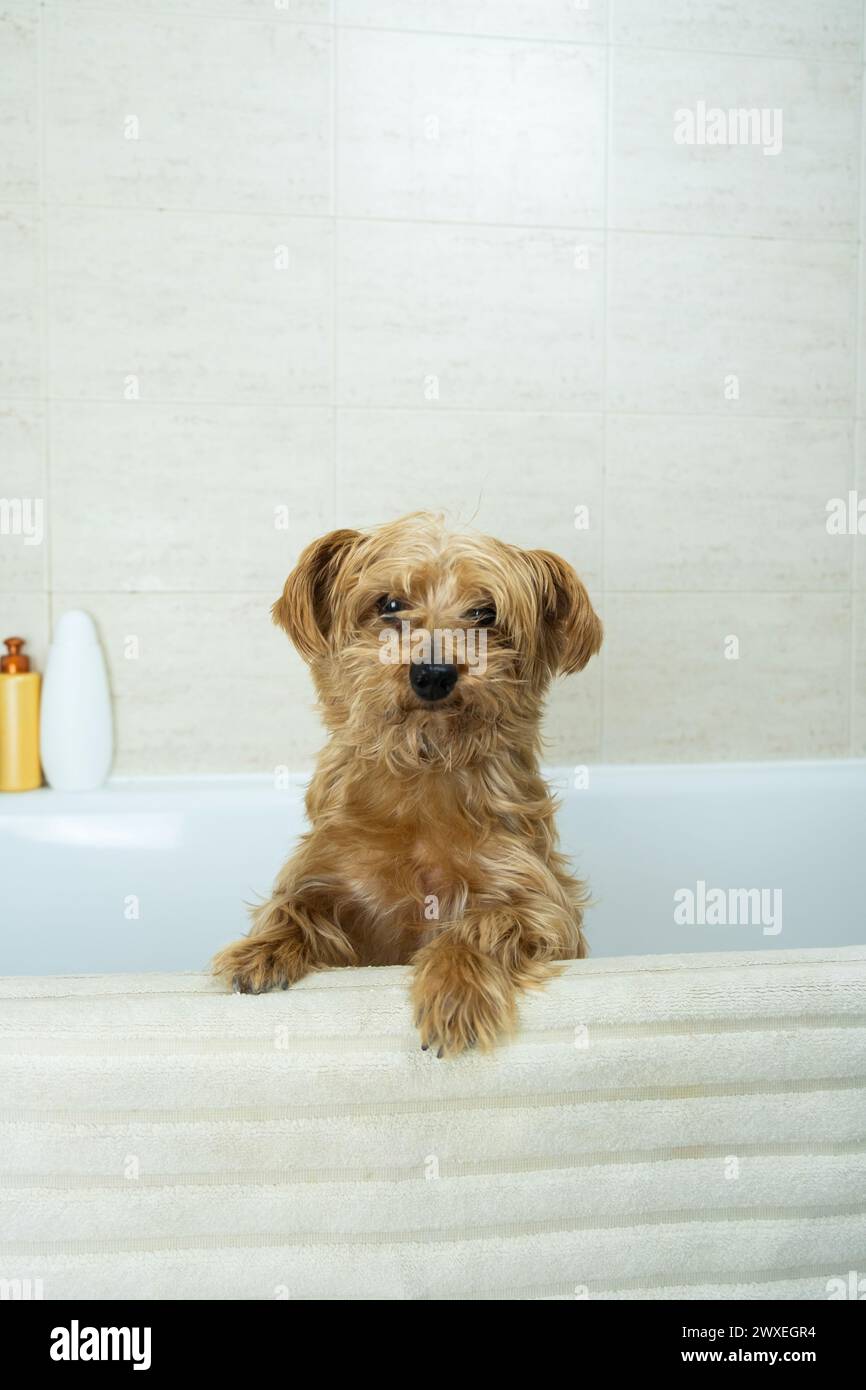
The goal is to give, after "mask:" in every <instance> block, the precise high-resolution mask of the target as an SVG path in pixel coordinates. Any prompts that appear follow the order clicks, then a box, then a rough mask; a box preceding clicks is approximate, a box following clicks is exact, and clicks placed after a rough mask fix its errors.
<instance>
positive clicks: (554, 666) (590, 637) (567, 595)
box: [527, 550, 604, 676]
mask: <svg viewBox="0 0 866 1390" xmlns="http://www.w3.org/2000/svg"><path fill="white" fill-rule="evenodd" d="M527 558H528V559H529V561H530V563H531V565H532V568H533V572H534V575H535V580H536V588H537V592H538V598H539V608H540V613H539V617H540V619H541V623H540V645H541V655H542V660H543V661H544V664H545V666H546V667H547V670H548V673H549V674H550V675H562V676H569V675H571V674H572V673H573V672H574V671H582V670H583V668H584V666H585V665H586V663H587V662H588V661H589V659H590V657H591V656H595V654H596V652H597V651H598V649H599V647H600V646H601V639H602V636H603V631H604V630H603V628H602V625H601V619H600V618H599V616H598V614H597V613H596V611H595V609H594V608H593V606H592V604H591V602H590V598H589V594H588V593H587V592H586V588H585V587H584V585H583V583H582V582H581V580H580V579H579V577H578V575H577V574H576V573H575V571H574V570H573V569H572V567H571V565H569V564H568V563H567V562H566V561H565V560H563V559H562V558H561V557H560V556H559V555H554V554H552V552H551V551H549V550H530V551H529V552H528V553H527Z"/></svg>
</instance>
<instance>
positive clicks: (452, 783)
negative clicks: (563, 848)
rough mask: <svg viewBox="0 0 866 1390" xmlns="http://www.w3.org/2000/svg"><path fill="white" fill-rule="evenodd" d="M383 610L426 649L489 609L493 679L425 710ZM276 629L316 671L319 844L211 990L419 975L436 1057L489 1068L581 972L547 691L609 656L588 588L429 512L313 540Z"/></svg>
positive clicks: (559, 567)
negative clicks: (532, 995) (560, 979)
mask: <svg viewBox="0 0 866 1390" xmlns="http://www.w3.org/2000/svg"><path fill="white" fill-rule="evenodd" d="M386 596H390V597H393V598H396V599H399V600H402V601H403V602H404V603H405V604H406V605H407V607H406V610H405V611H403V612H401V613H400V614H399V618H400V619H401V620H403V619H405V620H407V621H408V622H410V623H411V631H412V634H413V635H414V634H415V633H416V632H419V631H422V630H426V631H427V632H432V631H433V630H434V629H439V630H442V629H448V630H452V631H453V630H457V629H460V628H463V629H468V628H470V627H472V626H473V619H472V617H471V616H467V615H471V614H472V611H473V610H475V612H476V614H477V611H478V609H480V608H485V607H490V608H492V609H494V610H495V619H494V620H493V624H492V626H490V627H489V628H486V629H485V632H486V640H487V657H486V670H481V669H480V667H476V666H473V665H471V664H469V663H468V662H467V663H466V664H463V665H460V667H459V679H458V681H457V684H456V686H455V687H454V689H453V691H452V692H451V694H449V695H448V696H447V698H446V699H444V700H443V701H442V702H441V703H436V704H429V703H425V702H424V701H422V700H420V699H419V698H418V697H417V696H416V694H415V693H414V691H413V690H412V688H411V686H410V683H409V669H410V668H409V666H408V665H406V664H392V665H387V664H384V663H383V661H382V660H381V659H380V652H381V646H382V643H381V640H380V633H381V632H382V631H383V630H384V629H386V628H387V627H388V626H389V625H390V626H391V627H393V626H394V625H395V622H396V619H395V617H394V616H391V617H389V616H382V615H381V614H380V607H381V604H382V602H383V600H384V599H385V598H386ZM273 616H274V621H275V622H277V623H278V624H279V625H280V626H281V627H282V628H284V629H285V631H286V632H287V633H288V635H289V637H290V638H291V639H292V641H293V642H294V644H295V646H296V647H297V648H298V650H299V651H300V652H301V654H302V655H303V656H304V658H305V659H306V660H307V661H308V662H309V665H310V669H311V672H312V676H313V680H314V682H315V685H316V690H317V692H318V696H319V704H320V708H321V713H322V717H323V719H324V721H325V724H326V725H327V728H328V731H329V734H330V738H329V741H328V743H327V745H326V746H325V748H324V750H323V751H322V753H321V754H320V757H319V762H318V767H317V770H316V773H315V775H314V777H313V779H312V781H311V783H310V786H309V789H308V791H307V798H306V805H307V814H308V817H309V821H310V825H311V827H312V828H311V829H310V830H309V831H308V833H307V834H306V835H304V836H303V837H302V839H301V841H300V844H299V846H298V848H297V850H296V852H295V853H294V854H293V855H292V857H291V858H290V859H289V860H288V862H287V863H286V864H285V865H284V867H283V869H282V871H281V872H280V874H279V877H278V878H277V881H276V884H275V886H274V891H273V894H272V896H271V898H270V900H269V901H268V902H267V903H265V904H263V905H262V906H261V907H259V908H257V909H256V910H255V911H254V914H253V927H252V931H251V933H250V935H249V936H246V937H243V938H242V939H241V940H240V941H237V942H235V943H234V944H233V945H231V946H228V947H226V948H225V950H223V951H221V952H220V953H219V955H218V956H217V957H216V959H215V961H214V969H215V971H216V972H217V974H219V975H220V976H222V977H224V978H225V979H226V980H227V981H231V982H232V983H233V985H234V987H235V988H236V989H239V990H241V991H243V992H253V993H257V992H259V991H261V990H267V989H273V988H275V987H282V988H286V987H287V986H289V985H292V984H294V982H295V981H296V980H299V979H300V978H301V976H303V975H305V974H307V972H308V971H311V970H320V969H323V968H326V967H331V966H348V965H391V964H401V963H407V962H408V963H411V965H412V968H413V979H412V1001H413V1005H414V1011H415V1019H416V1022H417V1026H418V1029H419V1031H420V1034H421V1040H422V1043H423V1045H424V1046H425V1047H428V1046H429V1047H432V1048H434V1049H435V1050H436V1051H437V1052H438V1054H439V1055H440V1056H453V1055H455V1054H457V1053H459V1052H461V1051H462V1050H463V1049H464V1048H466V1047H471V1046H476V1045H477V1046H478V1047H479V1048H481V1049H487V1048H489V1047H491V1046H492V1045H493V1044H494V1042H495V1041H496V1039H497V1038H498V1037H499V1036H501V1035H502V1034H505V1033H508V1032H509V1031H511V1030H512V1029H513V1027H514V1025H515V1021H516V997H517V993H518V991H520V990H523V989H526V988H528V987H532V986H537V985H540V984H542V983H543V982H544V981H545V979H547V978H548V977H549V975H550V974H551V972H552V970H553V969H555V966H554V965H553V963H554V962H556V961H560V960H568V959H572V958H575V957H581V956H583V955H585V954H586V948H585V944H584V938H583V935H582V933H581V922H582V910H583V907H584V905H585V901H586V896H585V891H584V887H583V885H582V884H581V883H579V882H578V881H577V880H576V879H574V878H573V877H572V876H571V875H570V874H569V872H568V869H567V865H566V862H565V860H564V858H563V857H562V856H561V855H560V854H559V853H558V852H557V849H556V831H555V826H554V804H553V801H552V800H551V797H550V793H549V791H548V789H547V786H546V784H545V782H544V781H543V779H542V777H541V776H540V774H539V771H538V758H539V751H540V720H541V713H542V705H543V700H544V695H545V693H546V690H547V687H548V685H549V682H550V680H551V678H552V677H553V676H554V675H556V674H568V673H570V672H574V671H579V670H580V669H581V668H582V667H583V666H585V665H586V663H587V661H588V660H589V659H590V657H591V656H592V655H593V654H594V653H595V652H597V651H598V649H599V647H600V645H601V637H602V629H601V623H600V621H599V619H598V617H597V616H596V614H595V612H594V611H593V608H592V605H591V603H590V601H589V597H588V595H587V592H586V589H585V588H584V586H583V584H582V583H581V581H580V579H579V578H578V577H577V575H576V574H575V572H574V570H573V569H572V568H571V566H570V565H568V564H566V562H565V561H564V560H561V559H560V558H559V557H558V556H556V555H552V554H550V553H549V552H547V551H544V550H531V551H526V550H521V549H518V548H517V547H516V546H512V545H506V544H504V543H502V542H501V541H496V540H493V539H491V538H490V537H487V536H476V535H472V536H461V535H453V534H450V533H449V532H447V531H446V530H445V528H444V525H443V523H442V520H441V518H437V517H433V516H429V515H427V514H425V513H420V514H416V515H413V516H408V517H404V518H402V519H401V520H399V521H395V522H392V523H389V524H387V525H385V526H381V527H379V528H378V529H376V530H374V531H372V532H370V533H368V534H366V535H362V534H360V533H359V532H357V531H346V530H344V531H334V532H332V533H331V534H330V535H327V536H325V537H323V538H322V539H321V540H318V541H315V542H314V543H313V544H312V545H310V546H308V548H307V549H306V550H305V551H304V552H303V554H302V555H301V558H300V560H299V562H298V565H297V567H296V568H295V569H294V570H293V571H292V573H291V574H290V575H289V578H288V579H287V581H286V585H285V588H284V590H283V594H282V597H281V598H279V599H278V600H277V602H276V603H275V604H274V607H273ZM475 621H477V617H476V619H475Z"/></svg>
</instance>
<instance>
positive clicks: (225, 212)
mask: <svg viewBox="0 0 866 1390" xmlns="http://www.w3.org/2000/svg"><path fill="white" fill-rule="evenodd" d="M611 52H613V50H611ZM31 206H35V205H34V204H33V203H32V202H29V201H28V200H27V199H26V198H13V199H0V209H4V208H6V209H12V208H27V207H31ZM46 206H47V207H50V208H51V209H53V210H55V211H65V212H108V213H117V214H124V213H135V214H139V215H141V214H151V215H154V214H159V215H162V216H167V217H202V218H205V217H246V218H251V217H258V218H260V219H261V220H271V221H273V220H275V219H279V220H280V221H283V222H288V221H296V222H330V221H332V220H333V217H334V214H333V213H330V212H327V211H323V212H300V211H298V210H297V209H291V208H237V207H232V208H214V207H199V206H179V205H176V206H170V207H169V206H167V205H166V204H164V203H160V202H148V203H141V204H136V203H118V202H114V203H91V202H69V201H68V200H64V199H60V198H53V199H46ZM337 220H338V221H339V222H346V223H355V224H358V225H361V226H367V225H371V224H372V225H380V226H385V227H427V228H431V229H436V228H440V227H444V228H449V227H454V228H462V229H463V230H464V231H478V232H487V231H489V232H529V233H553V232H563V233H565V234H568V235H570V234H572V233H574V232H595V233H598V234H604V233H605V232H607V231H612V232H616V233H617V234H618V235H622V236H634V237H668V238H670V239H674V238H676V239H678V240H681V241H685V240H688V241H695V240H698V241H701V240H707V241H748V242H762V243H763V242H771V243H777V242H783V243H785V244H789V243H790V244H792V245H796V246H800V245H803V246H812V245H819V246H848V247H852V248H856V247H857V246H858V245H859V236H858V234H857V232H856V231H855V233H854V235H852V236H850V237H844V236H835V237H833V236H807V235H800V234H796V233H790V232H767V233H756V232H736V231H734V232H727V231H719V230H718V229H717V228H713V230H711V231H677V230H672V229H671V228H669V227H628V226H626V227H618V226H606V225H605V223H604V221H603V220H602V221H599V222H593V221H592V220H591V219H583V220H580V221H574V222H498V221H473V220H472V219H469V218H454V217H386V216H378V217H372V216H361V215H355V214H352V213H339V214H337Z"/></svg>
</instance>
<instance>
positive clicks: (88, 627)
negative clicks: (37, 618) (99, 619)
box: [51, 608, 99, 647]
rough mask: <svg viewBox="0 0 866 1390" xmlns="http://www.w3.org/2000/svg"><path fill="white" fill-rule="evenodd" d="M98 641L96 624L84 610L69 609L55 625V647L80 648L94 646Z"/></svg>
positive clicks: (53, 635)
mask: <svg viewBox="0 0 866 1390" xmlns="http://www.w3.org/2000/svg"><path fill="white" fill-rule="evenodd" d="M98 640H99V639H98V637H97V634H96V624H95V623H94V621H93V619H92V618H91V616H90V614H89V613H86V612H85V611H84V609H83V608H69V609H67V611H66V612H65V613H62V614H61V615H60V617H59V618H58V619H57V622H56V623H55V624H54V631H53V633H52V634H51V645H52V646H53V647H65V646H67V645H69V646H77V647H80V646H82V645H83V644H86V645H92V644H93V643H95V642H97V641H98Z"/></svg>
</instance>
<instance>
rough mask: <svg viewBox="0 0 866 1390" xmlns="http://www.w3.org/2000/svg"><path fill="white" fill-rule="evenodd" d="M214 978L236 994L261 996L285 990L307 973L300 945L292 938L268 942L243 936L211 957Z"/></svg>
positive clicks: (306, 963)
mask: <svg viewBox="0 0 866 1390" xmlns="http://www.w3.org/2000/svg"><path fill="white" fill-rule="evenodd" d="M213 970H214V974H215V975H219V976H220V977H221V978H222V979H224V980H226V981H227V982H228V983H230V984H231V986H232V989H233V990H234V991H235V993H236V994H264V993H265V992H266V991H267V990H269V989H288V988H289V985H293V984H294V983H295V981H296V980H300V979H301V977H302V976H303V975H306V974H307V971H308V970H309V962H308V960H307V959H306V958H305V954H304V952H303V950H302V948H301V945H300V943H299V942H298V941H297V940H294V939H292V938H291V937H288V938H284V939H283V940H282V941H271V940H268V939H267V938H264V937H256V936H244V937H242V938H241V940H240V941H235V942H234V943H233V944H232V945H231V946H226V948H225V950H223V951H220V952H219V955H216V956H214V961H213Z"/></svg>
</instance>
